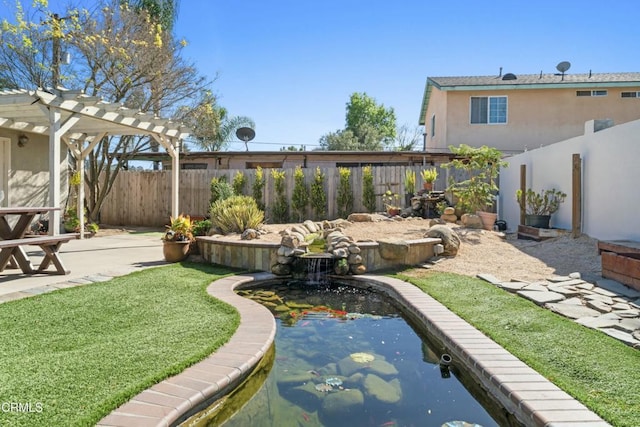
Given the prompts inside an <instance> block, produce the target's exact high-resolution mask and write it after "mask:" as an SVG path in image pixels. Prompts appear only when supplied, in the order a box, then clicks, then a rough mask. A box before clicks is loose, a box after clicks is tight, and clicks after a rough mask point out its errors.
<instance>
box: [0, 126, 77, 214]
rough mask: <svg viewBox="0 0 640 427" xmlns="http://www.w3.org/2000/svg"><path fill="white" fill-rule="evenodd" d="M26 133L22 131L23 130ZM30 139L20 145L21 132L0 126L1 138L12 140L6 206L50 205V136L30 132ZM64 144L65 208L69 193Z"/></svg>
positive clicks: (63, 188)
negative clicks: (23, 144) (22, 145)
mask: <svg viewBox="0 0 640 427" xmlns="http://www.w3.org/2000/svg"><path fill="white" fill-rule="evenodd" d="M21 133H22V132H21ZM25 134H26V135H27V136H28V137H29V142H28V143H27V145H25V146H24V147H19V146H18V135H19V133H18V132H13V131H8V130H6V129H0V137H5V138H9V139H10V140H11V148H10V151H11V161H10V166H9V171H8V183H9V184H8V191H7V194H6V195H5V199H6V200H5V202H6V203H5V206H50V199H49V137H48V136H47V135H38V134H29V133H25ZM61 145H62V146H61V147H60V159H61V160H60V170H61V184H60V187H61V188H60V191H61V198H62V203H63V205H62V206H61V208H63V207H64V202H65V200H66V195H67V192H68V188H67V187H68V166H67V165H68V161H67V155H68V150H67V149H66V145H64V144H61Z"/></svg>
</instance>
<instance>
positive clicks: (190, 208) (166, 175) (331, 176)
mask: <svg viewBox="0 0 640 427" xmlns="http://www.w3.org/2000/svg"><path fill="white" fill-rule="evenodd" d="M435 167H436V168H437V169H438V172H439V176H438V179H437V181H436V182H435V183H434V184H435V185H434V189H436V190H444V188H445V186H446V184H445V183H446V170H445V169H440V168H439V167H438V166H435ZM407 169H410V170H413V171H415V172H416V190H418V189H420V188H422V179H421V178H420V171H421V170H422V169H424V167H423V166H377V167H373V168H372V172H373V182H374V188H375V193H376V196H377V197H376V211H383V210H384V205H383V201H382V197H381V196H382V194H384V192H385V191H386V190H387V189H389V190H391V191H392V192H394V193H397V194H398V195H400V203H401V204H403V203H404V194H405V188H404V177H405V171H406V170H407ZM284 171H285V174H286V175H285V176H286V180H285V182H286V184H285V186H286V191H287V198H288V200H289V201H290V200H291V197H292V194H293V189H294V176H293V175H294V169H284ZM302 171H303V172H304V175H305V183H306V185H307V186H308V188H310V187H311V183H312V182H313V181H314V176H315V172H316V170H315V169H313V168H309V169H302ZM321 171H322V173H323V174H324V185H325V193H326V195H327V209H326V214H324V215H323V217H322V218H314V216H313V210H312V208H311V206H309V207H308V209H307V216H306V218H308V219H314V220H320V219H336V218H337V217H338V206H337V203H336V200H337V193H338V185H339V182H340V175H339V172H338V169H337V168H321ZM236 172H238V170H237V169H227V170H184V171H180V188H179V210H180V212H181V213H185V214H189V215H191V216H206V215H207V214H208V211H209V198H210V188H209V187H210V183H211V179H212V178H214V177H220V176H222V175H226V177H227V179H228V181H229V182H232V181H233V177H234V176H235V174H236ZM240 172H242V173H243V174H244V176H245V178H246V184H245V188H244V191H243V194H246V195H251V193H252V188H253V183H254V181H255V172H256V171H255V169H242V170H240ZM263 172H264V177H265V181H266V183H265V184H266V185H265V188H264V193H263V194H264V195H263V202H264V204H265V206H266V209H265V217H266V218H267V222H272V221H269V217H270V208H269V207H270V206H272V205H273V201H274V200H275V197H276V193H275V189H274V180H273V177H272V176H271V169H263ZM351 188H352V190H353V201H354V202H353V212H366V211H367V210H366V208H365V207H364V205H363V203H362V168H351ZM170 198H171V172H170V171H122V172H120V173H119V174H118V177H117V179H116V181H115V183H114V185H113V188H112V190H111V192H110V193H109V195H108V197H107V199H106V201H105V203H104V205H103V206H102V209H101V213H100V222H101V223H102V224H109V225H130V226H134V225H137V226H149V227H155V226H162V225H164V224H167V223H168V221H169V216H170V214H171V200H170ZM289 213H290V215H291V214H292V210H291V203H289Z"/></svg>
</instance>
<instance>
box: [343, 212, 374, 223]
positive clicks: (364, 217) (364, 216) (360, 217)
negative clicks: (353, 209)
mask: <svg viewBox="0 0 640 427" xmlns="http://www.w3.org/2000/svg"><path fill="white" fill-rule="evenodd" d="M347 221H351V222H373V221H374V219H373V216H372V215H371V214H368V213H352V214H351V215H349V216H348V217H347Z"/></svg>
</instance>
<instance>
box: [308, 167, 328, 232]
mask: <svg viewBox="0 0 640 427" xmlns="http://www.w3.org/2000/svg"><path fill="white" fill-rule="evenodd" d="M324 178H325V175H324V174H323V173H322V170H320V167H319V166H318V167H316V172H315V174H314V175H313V183H312V184H311V207H312V208H313V214H314V216H315V218H314V219H316V220H318V219H322V217H324V216H326V215H327V193H325V192H324Z"/></svg>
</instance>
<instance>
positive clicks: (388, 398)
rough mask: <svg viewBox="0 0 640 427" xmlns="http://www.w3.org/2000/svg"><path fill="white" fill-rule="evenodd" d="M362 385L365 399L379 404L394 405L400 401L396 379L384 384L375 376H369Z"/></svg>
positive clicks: (400, 395)
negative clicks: (371, 399) (368, 398)
mask: <svg viewBox="0 0 640 427" xmlns="http://www.w3.org/2000/svg"><path fill="white" fill-rule="evenodd" d="M363 385H364V391H365V394H366V395H367V397H371V398H373V399H375V400H377V401H378V402H380V403H387V404H394V403H398V402H399V401H400V399H402V390H401V388H400V382H399V381H398V380H397V379H396V380H393V381H392V382H386V381H385V380H383V379H382V378H380V377H379V376H377V375H374V374H369V375H367V376H366V377H365V379H364V384H363Z"/></svg>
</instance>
